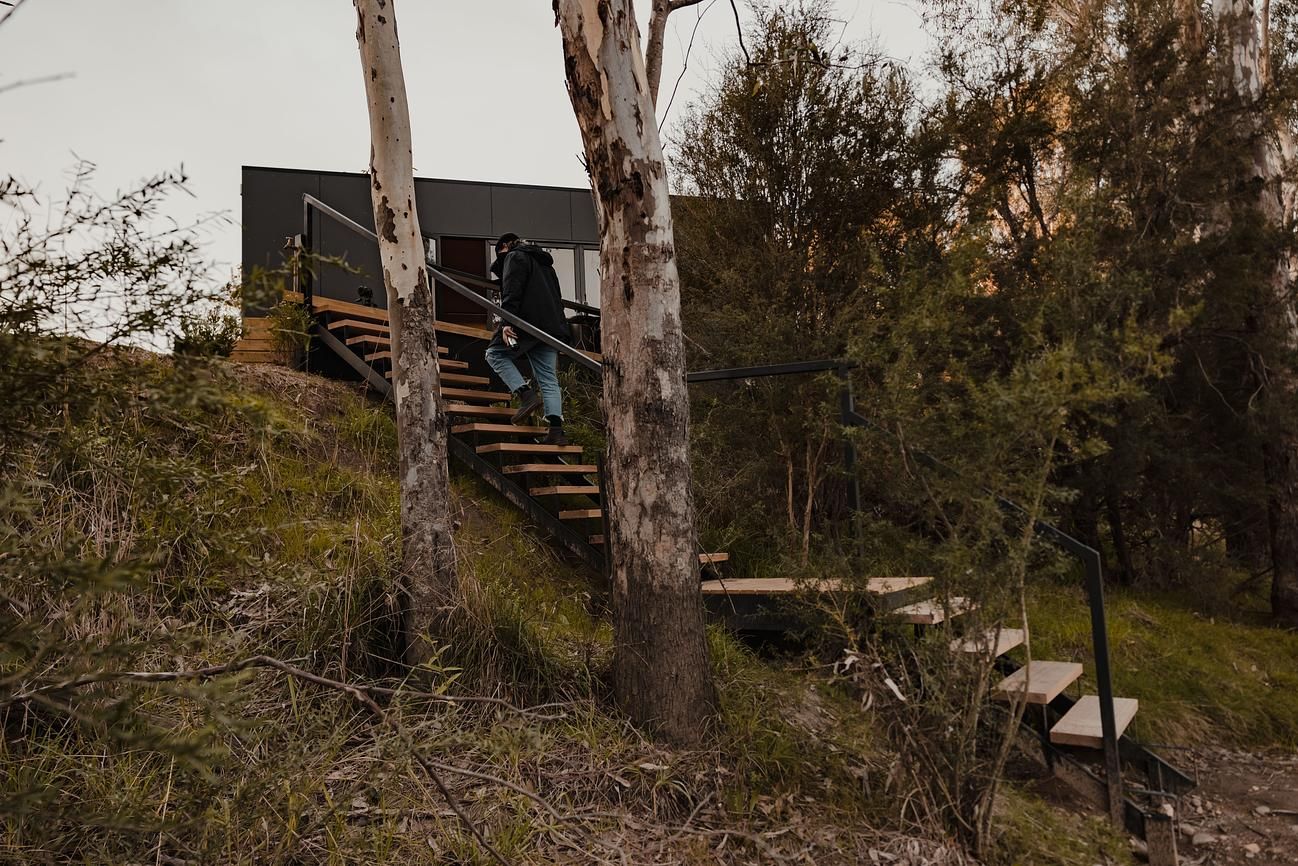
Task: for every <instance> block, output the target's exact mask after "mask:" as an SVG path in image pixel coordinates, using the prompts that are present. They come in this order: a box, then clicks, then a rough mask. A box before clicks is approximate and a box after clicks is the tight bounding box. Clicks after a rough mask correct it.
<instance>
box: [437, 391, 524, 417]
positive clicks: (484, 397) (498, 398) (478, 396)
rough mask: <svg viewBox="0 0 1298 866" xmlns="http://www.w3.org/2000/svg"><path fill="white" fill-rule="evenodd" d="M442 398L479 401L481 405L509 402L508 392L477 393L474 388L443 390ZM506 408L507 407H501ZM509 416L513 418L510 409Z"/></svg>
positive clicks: (512, 412)
mask: <svg viewBox="0 0 1298 866" xmlns="http://www.w3.org/2000/svg"><path fill="white" fill-rule="evenodd" d="M442 396H443V397H458V398H459V399H461V400H481V401H482V402H483V403H507V402H509V396H510V395H509V392H508V391H479V390H477V389H476V388H443V389H442ZM503 408H508V407H503ZM509 414H510V416H513V414H514V410H512V409H510V411H509Z"/></svg>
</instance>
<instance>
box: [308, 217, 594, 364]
mask: <svg viewBox="0 0 1298 866" xmlns="http://www.w3.org/2000/svg"><path fill="white" fill-rule="evenodd" d="M313 210H314V211H316V212H317V213H320V214H322V215H324V216H327V217H329V218H330V219H332V220H333V221H334V222H336V223H338V224H339V225H341V226H343V227H344V228H347V229H350V230H351V231H352V232H353V233H355V234H357V235H360V236H361V237H363V238H367V239H368V240H371V241H373V242H374V243H375V244H377V243H378V242H379V237H378V235H376V234H375V233H374V232H372V231H370V230H369V229H367V228H365V226H363V225H361V224H360V223H358V222H356V221H355V220H354V219H352V218H351V217H349V216H347V215H346V214H344V213H341V212H340V211H338V210H336V209H334V208H332V207H330V206H329V205H327V204H325V203H324V202H322V201H320V199H318V198H316V197H315V196H313V195H311V194H310V193H303V194H302V247H303V251H304V252H305V253H307V254H308V255H309V254H310V253H311V251H312V244H313V242H314V238H313V236H312V231H311V228H312V224H311V212H312V211H313ZM427 267H428V272H429V274H431V275H432V276H433V278H434V279H435V280H436V281H437V282H438V283H440V284H442V285H444V286H446V287H447V288H448V289H450V290H451V291H453V292H455V293H456V294H458V295H460V296H461V297H463V298H465V299H467V300H469V301H471V302H473V303H474V304H477V305H478V306H479V307H481V308H482V309H484V310H486V311H487V312H489V313H492V314H494V315H496V316H498V317H499V318H500V319H501V321H504V322H507V323H509V324H510V325H513V326H514V327H515V328H517V329H518V330H520V331H522V332H523V333H525V334H527V335H528V336H531V337H534V338H536V339H537V340H539V341H540V342H542V343H544V344H545V345H547V346H549V347H550V348H552V349H554V350H555V351H556V352H558V353H559V354H561V355H565V356H567V357H568V358H570V359H572V360H573V361H574V362H575V363H577V364H579V365H580V366H582V367H585V368H586V369H587V370H591V371H592V372H595V373H599V372H600V371H601V370H602V369H603V367H602V366H601V365H600V363H599V361H596V360H595V359H594V358H591V357H588V356H587V355H585V354H584V353H582V352H581V351H580V350H578V349H576V348H574V347H572V346H569V345H568V344H567V343H565V342H563V341H562V340H560V339H558V338H556V337H552V336H550V335H549V334H547V333H546V332H545V331H542V330H541V329H540V328H538V327H536V326H535V325H533V324H531V323H530V322H528V321H526V320H524V319H523V318H521V317H520V316H517V315H515V314H514V313H511V312H509V311H508V310H506V309H505V308H504V307H502V306H500V305H499V304H497V303H495V302H493V301H492V300H491V299H489V298H484V297H483V296H482V295H480V294H479V293H478V292H475V291H474V290H473V289H471V288H469V287H468V286H466V285H464V284H463V283H461V282H460V281H459V280H457V279H455V277H453V276H451V275H450V274H449V273H447V272H446V271H444V270H443V269H441V268H439V267H437V266H436V265H427ZM302 273H303V277H302V284H303V290H302V294H303V296H304V297H305V299H306V302H307V304H308V305H310V303H311V297H312V290H313V286H312V277H311V274H310V270H309V269H307V268H304V269H303V272H302ZM571 303H575V302H571ZM579 306H581V307H585V308H586V309H588V310H594V311H595V312H598V310H596V308H594V307H586V305H585V304H581V305H579Z"/></svg>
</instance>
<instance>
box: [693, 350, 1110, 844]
mask: <svg viewBox="0 0 1298 866" xmlns="http://www.w3.org/2000/svg"><path fill="white" fill-rule="evenodd" d="M854 366H855V365H854V364H853V363H852V362H850V361H845V360H826V361H797V362H793V363H787V364H768V365H765V366H758V367H734V368H729V369H722V370H703V371H700V372H697V373H690V374H689V376H688V377H687V381H689V382H691V383H693V382H716V381H725V380H735V379H752V378H760V377H765V376H788V375H797V374H806V373H821V372H829V371H833V372H834V374H835V375H836V376H838V378H839V381H840V382H841V383H842V384H841V386H840V405H839V418H840V420H841V422H842V424H843V426H844V427H860V428H864V429H868V430H872V431H875V432H878V433H882V434H883V435H884V436H887V437H888V438H890V439H891V440H893V442H895V443H896V444H897V445H898V446H899V447H900V448H901V449H902V450H903V451H904V452H905V453H906V454H908V455H910V456H912V457H914V458H915V459H916V461H917V462H919V463H920V464H922V465H924V466H927V467H929V468H932V469H936V470H938V471H941V472H944V473H946V474H948V475H950V476H952V477H955V478H962V477H963V476H962V474H961V473H960V472H959V471H957V470H956V469H955V468H953V467H951V466H949V465H947V464H946V463H943V462H942V461H941V460H938V459H937V458H936V457H933V456H932V455H931V454H928V453H926V452H924V451H921V450H919V449H916V448H912V447H911V446H909V445H907V444H905V443H904V442H903V441H902V440H901V438H900V437H898V436H897V435H896V434H894V433H893V432H892V431H891V430H888V429H887V428H886V427H884V426H882V425H881V424H878V423H876V422H874V421H872V420H871V419H869V418H867V417H865V416H864V415H862V414H861V413H859V412H857V411H856V406H855V400H854V398H853V395H852V382H851V376H850V372H851V370H852V369H853V367H854ZM843 464H844V467H843V468H844V471H845V473H846V475H847V478H848V479H849V482H850V487H849V491H848V498H849V503H850V505H851V508H852V510H853V511H859V510H860V501H861V494H860V488H859V482H858V481H857V478H856V468H855V464H856V451H855V449H854V448H853V447H852V445H851V442H850V440H844V455H843ZM984 490H986V488H984ZM986 492H987V493H988V494H989V495H991V496H993V497H994V498H995V501H996V503H997V505H998V506H999V507H1000V508H1001V510H1002V511H1003V512H1005V513H1007V514H1009V515H1011V516H1014V517H1018V518H1022V519H1031V520H1032V526H1033V529H1034V531H1035V533H1036V534H1037V535H1039V536H1040V537H1041V538H1043V539H1044V540H1046V541H1049V542H1050V543H1051V544H1053V545H1055V546H1056V547H1058V548H1059V549H1061V550H1062V551H1063V552H1064V553H1066V554H1068V555H1069V556H1071V557H1072V558H1074V559H1076V560H1077V561H1078V562H1079V563H1081V565H1082V569H1083V571H1084V572H1085V574H1086V591H1087V595H1088V597H1089V601H1090V613H1091V645H1092V654H1093V656H1094V658H1095V680H1096V690H1097V691H1098V692H1099V695H1098V697H1099V701H1100V726H1101V729H1102V738H1103V743H1104V775H1105V786H1106V789H1107V794H1108V806H1109V814H1110V817H1111V818H1112V819H1113V820H1114V822H1115V823H1116V824H1118V825H1121V822H1122V820H1123V803H1124V798H1123V783H1122V756H1121V751H1120V749H1119V742H1118V739H1119V737H1118V726H1117V721H1116V718H1115V715H1114V709H1113V677H1112V672H1111V670H1110V666H1109V630H1108V624H1107V621H1106V619H1105V609H1104V565H1103V560H1102V559H1101V557H1100V553H1099V551H1097V550H1096V549H1095V548H1093V547H1090V546H1089V545H1086V544H1083V543H1082V542H1081V541H1078V540H1077V539H1076V538H1073V537H1072V536H1071V535H1069V534H1068V533H1066V532H1064V531H1063V530H1062V529H1060V528H1059V527H1057V526H1054V525H1053V524H1050V523H1047V522H1045V521H1044V520H1038V519H1034V518H1032V515H1031V513H1030V512H1029V511H1028V510H1027V509H1026V508H1024V507H1023V506H1021V505H1019V504H1018V503H1017V502H1014V501H1013V500H1011V499H1008V498H1006V497H1004V496H1000V495H999V494H996V493H994V492H992V491H990V490H986Z"/></svg>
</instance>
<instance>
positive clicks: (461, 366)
mask: <svg viewBox="0 0 1298 866" xmlns="http://www.w3.org/2000/svg"><path fill="white" fill-rule="evenodd" d="M437 348H438V350H439V351H440V353H441V354H443V355H445V354H446V351H445V350H446V347H445V346H438V347H437ZM437 369H439V370H467V369H469V362H468V361H453V360H451V359H450V358H442V359H441V360H439V361H438V362H437Z"/></svg>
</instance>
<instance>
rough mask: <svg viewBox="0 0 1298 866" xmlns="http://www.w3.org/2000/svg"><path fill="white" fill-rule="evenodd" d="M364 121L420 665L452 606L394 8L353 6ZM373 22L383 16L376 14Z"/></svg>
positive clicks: (430, 321)
mask: <svg viewBox="0 0 1298 866" xmlns="http://www.w3.org/2000/svg"><path fill="white" fill-rule="evenodd" d="M354 4H355V6H356V19H357V27H356V42H357V44H358V45H359V47H360V55H361V71H362V73H363V74H364V78H365V96H366V101H367V102H368V104H369V117H370V141H371V147H370V194H371V198H372V200H373V205H374V227H375V232H376V233H377V234H378V236H379V253H380V258H381V260H382V264H383V283H384V285H385V286H386V287H387V293H388V318H389V322H390V325H391V328H392V358H393V367H394V377H393V383H392V384H393V391H394V394H395V397H396V406H397V439H398V443H399V445H400V460H401V464H400V473H401V475H400V482H401V586H400V589H401V600H402V633H403V637H404V639H405V660H406V663H407V664H410V665H417V664H420V663H421V662H424V661H426V660H427V659H428V658H429V649H430V644H429V641H428V640H427V636H428V635H429V634H431V633H433V632H434V631H435V630H436V628H437V626H438V625H439V623H440V622H441V621H442V620H443V619H444V617H445V613H446V611H448V610H450V609H451V608H452V607H453V606H454V604H455V600H456V599H457V597H458V593H457V588H458V586H459V584H458V581H457V576H456V569H455V549H454V546H453V542H452V538H451V517H450V511H451V509H450V506H451V496H450V493H451V490H450V477H449V475H448V471H447V458H446V438H447V434H448V430H447V425H446V415H445V413H444V412H443V410H442V403H441V399H440V394H441V386H440V381H439V377H438V369H437V332H436V331H435V329H434V324H435V318H436V313H435V310H434V307H433V301H434V299H433V292H432V286H431V285H430V283H429V280H428V271H427V269H426V267H425V263H424V242H423V236H422V234H421V233H420V231H419V215H418V213H417V211H416V209H415V181H414V166H413V156H412V153H411V143H410V109H409V107H408V105H407V103H406V84H405V77H404V75H403V73H402V70H401V48H400V44H399V42H398V39H397V19H396V4H395V0H354ZM380 12H382V13H383V14H379V13H380Z"/></svg>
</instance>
